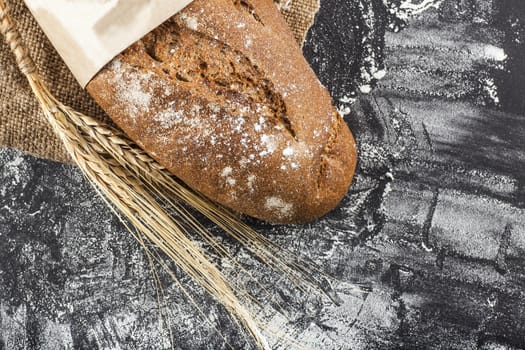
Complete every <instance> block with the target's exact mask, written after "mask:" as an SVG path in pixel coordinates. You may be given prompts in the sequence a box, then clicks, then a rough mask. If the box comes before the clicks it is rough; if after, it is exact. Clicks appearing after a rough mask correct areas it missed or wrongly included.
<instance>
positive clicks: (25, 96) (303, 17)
mask: <svg viewBox="0 0 525 350" xmlns="http://www.w3.org/2000/svg"><path fill="white" fill-rule="evenodd" d="M274 1H275V2H276V4H277V6H278V7H279V8H280V10H281V12H282V13H283V15H284V16H285V18H286V20H287V22H288V24H289V25H290V28H291V29H292V31H293V32H294V34H295V36H296V38H297V40H298V41H299V42H302V41H303V39H304V36H305V34H306V32H307V30H308V28H309V27H310V25H311V23H312V21H313V18H314V16H315V14H316V12H317V10H318V9H319V0H274ZM9 4H10V5H11V8H12V12H13V17H14V18H15V20H16V21H17V23H18V26H19V29H20V32H21V33H22V37H23V39H24V41H25V43H26V44H27V46H28V47H29V49H30V52H31V54H32V56H33V58H34V59H35V62H36V64H37V65H38V67H39V70H40V72H41V74H42V75H43V77H44V79H45V81H46V83H47V84H48V85H49V88H50V90H51V92H52V93H54V94H55V95H56V96H57V97H58V98H59V99H60V100H61V101H62V102H64V103H65V104H67V105H69V106H71V107H73V108H75V109H77V110H79V111H80V112H83V113H85V114H87V115H90V116H93V117H97V118H101V119H103V118H107V117H106V116H105V114H104V112H103V111H102V110H101V109H100V107H98V106H97V104H96V103H95V102H94V101H93V100H92V99H91V97H90V96H89V95H88V94H87V93H86V92H85V91H84V90H83V89H82V88H81V87H80V86H79V85H78V83H77V82H76V80H75V78H74V77H73V76H72V75H71V73H70V72H69V70H68V68H67V67H66V66H65V64H64V63H63V62H62V59H61V58H60V56H58V54H57V53H56V51H55V50H54V48H53V47H52V46H51V44H50V43H49V41H48V40H47V38H46V37H45V35H44V33H43V32H42V31H41V30H40V28H39V27H38V25H37V23H36V22H35V20H34V18H33V17H32V15H31V13H30V12H29V10H27V8H26V7H25V5H24V4H23V1H22V0H10V1H9ZM0 146H3V147H13V148H17V149H20V150H22V151H25V152H28V153H31V154H34V155H37V156H39V157H43V158H48V159H53V160H57V161H62V162H69V161H70V159H69V157H68V155H67V153H66V151H65V149H64V147H63V145H62V143H61V141H60V140H59V139H57V137H56V136H55V135H54V133H53V130H52V129H51V127H50V126H49V125H48V123H47V122H46V120H45V118H44V116H43V115H42V112H41V111H40V108H39V107H38V104H37V102H36V100H35V98H34V96H33V94H32V92H31V90H30V88H29V85H28V84H27V82H26V80H25V78H24V76H23V75H22V74H21V73H20V72H19V71H18V68H17V66H16V64H15V61H14V59H13V56H12V54H11V52H10V51H9V48H8V47H7V45H6V44H5V42H4V41H3V40H1V44H0Z"/></svg>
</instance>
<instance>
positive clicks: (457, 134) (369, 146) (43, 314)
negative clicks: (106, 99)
mask: <svg viewBox="0 0 525 350" xmlns="http://www.w3.org/2000/svg"><path fill="white" fill-rule="evenodd" d="M415 2H416V3H417V1H415ZM385 3H387V4H388V8H387V7H386V6H385V5H384V2H383V1H380V0H362V1H359V0H352V1H350V0H322V2H321V6H322V8H321V11H320V13H319V15H318V17H317V19H316V23H315V25H314V27H313V28H312V30H311V31H310V33H309V35H308V38H307V43H306V45H305V47H304V52H305V54H306V56H307V57H308V59H309V61H310V62H311V63H312V65H313V67H314V69H315V70H316V71H317V72H318V74H319V76H320V79H321V81H322V82H323V83H324V84H325V85H326V86H327V87H328V88H329V89H330V91H331V93H332V96H333V97H334V99H335V101H336V104H337V105H338V107H339V109H340V110H341V112H342V113H344V114H346V117H345V119H346V120H347V121H348V123H349V125H350V127H351V128H352V130H353V131H354V133H355V135H356V138H357V141H358V145H359V150H360V158H359V167H358V171H357V175H356V178H355V182H354V184H353V187H352V188H351V190H350V192H349V193H348V195H347V196H346V197H345V199H344V200H343V202H342V203H341V205H340V206H339V207H338V208H337V209H336V210H334V211H333V212H332V213H330V214H329V215H328V216H326V217H325V218H323V219H321V220H319V221H317V222H315V223H312V224H310V225H302V226H273V225H268V224H263V223H259V222H255V221H249V222H250V223H251V224H252V225H253V226H255V227H257V228H258V229H259V231H260V232H262V233H264V234H265V235H267V236H268V237H270V238H271V239H273V240H274V241H276V242H278V243H279V244H280V245H281V246H283V247H285V248H286V249H288V250H290V251H293V252H295V253H296V254H298V255H300V256H302V257H304V258H308V259H311V260H313V261H315V262H316V263H318V264H319V266H321V268H322V270H324V271H325V272H327V273H329V274H331V275H333V276H335V277H336V278H337V279H338V280H339V282H338V283H335V284H334V285H333V289H334V291H335V293H337V296H338V298H339V299H340V301H341V303H340V304H339V305H336V304H334V303H332V302H331V301H329V300H327V299H325V298H321V297H319V296H316V295H309V294H308V293H301V292H300V291H298V290H295V289H293V288H291V287H290V286H289V285H288V284H287V283H286V282H285V281H283V280H282V279H281V278H279V276H277V275H276V274H273V273H271V272H269V271H268V269H267V268H265V267H264V265H262V264H261V263H260V262H258V261H257V260H255V259H253V257H251V256H250V255H249V254H247V253H246V252H245V251H244V250H243V249H242V248H241V247H238V246H236V245H235V243H233V242H228V241H227V239H225V238H224V237H222V236H221V235H220V233H219V232H218V231H217V230H215V229H214V227H212V226H211V225H209V228H210V229H211V230H213V231H214V232H215V231H216V232H217V239H218V240H220V241H221V242H224V243H225V244H226V246H227V247H228V249H229V250H230V251H231V252H232V253H233V254H234V255H235V257H236V259H237V261H238V262H240V263H241V264H243V266H245V267H247V268H249V269H250V270H251V271H252V272H253V274H254V276H255V278H257V279H258V280H259V281H260V283H261V284H262V285H264V286H266V287H267V289H269V290H271V292H272V293H271V295H265V293H264V292H262V291H260V290H257V288H256V287H255V286H254V285H253V284H250V279H249V278H248V277H247V276H242V275H239V276H234V275H232V268H231V267H229V266H231V264H232V262H231V261H230V262H228V261H223V260H220V259H219V258H217V261H216V262H217V264H218V265H219V266H220V267H221V269H223V270H224V271H225V273H226V274H228V275H230V276H231V278H234V279H236V280H237V281H238V284H239V285H243V286H245V287H246V288H247V289H248V290H250V291H251V292H252V293H253V294H254V295H256V296H258V297H259V300H260V302H261V303H263V304H265V303H266V304H267V305H268V310H270V311H268V315H266V319H267V320H268V321H269V325H270V328H272V327H273V328H274V329H275V328H279V327H284V326H287V327H289V331H288V333H289V335H290V336H291V337H293V338H295V339H300V340H301V341H302V342H303V344H306V345H307V346H308V347H310V348H313V349H494V350H496V349H497V350H501V349H524V348H525V175H524V174H525V98H524V92H523V91H525V62H524V57H525V4H524V3H523V1H521V0H514V1H512V0H493V1H491V0H445V1H443V2H441V3H440V6H439V9H436V8H431V9H429V10H427V11H425V12H423V13H421V14H418V15H415V16H414V17H413V18H411V19H410V20H409V21H408V26H406V23H405V22H404V21H403V17H404V13H405V11H404V10H403V4H405V5H406V4H407V3H409V2H408V1H397V0H390V1H386V2H385ZM435 3H438V2H437V1H435ZM390 10H392V11H390ZM505 55H506V57H505ZM384 69H386V75H385V76H384V77H383V78H382V79H380V80H377V78H380V77H381V76H382V75H383V74H382V72H383V70H384ZM369 91H370V93H367V92H369ZM175 271H176V274H177V276H178V277H179V279H180V281H181V284H182V285H183V286H184V287H185V288H186V289H187V290H188V291H189V292H190V294H191V295H192V298H193V299H194V300H195V301H196V304H197V305H199V306H200V307H201V308H202V310H203V311H204V312H205V314H206V315H207V316H208V321H207V322H205V321H204V320H203V317H202V316H201V315H200V314H199V311H198V310H197V308H196V307H195V306H194V305H193V304H192V303H191V301H190V299H189V298H188V297H187V296H185V295H184V293H183V292H182V290H181V288H180V286H179V285H177V284H176V283H173V282H172V281H171V280H170V279H169V278H167V277H166V276H161V280H162V282H163V286H164V290H165V293H166V297H165V301H164V302H165V307H163V310H170V312H171V316H170V317H165V319H169V320H170V322H169V323H170V327H171V329H172V331H173V334H174V339H175V342H174V344H173V345H174V347H175V348H177V349H222V348H225V349H226V348H228V346H227V345H226V342H228V343H229V344H230V345H231V347H233V348H234V349H242V348H253V347H252V345H251V342H250V340H249V338H248V337H247V336H246V334H245V333H244V332H243V331H242V329H240V328H239V326H237V325H236V323H235V322H234V321H232V319H231V318H230V317H229V316H228V314H227V313H226V312H225V311H224V309H223V308H221V307H220V306H219V305H217V304H216V303H214V302H213V301H211V300H210V299H209V298H208V297H207V296H206V295H205V294H204V293H203V292H202V291H201V290H200V289H199V288H198V287H196V286H194V285H193V284H192V283H191V281H189V280H188V278H187V277H185V276H184V275H183V274H182V273H180V272H178V271H177V270H176V268H175ZM353 283H360V284H363V285H366V286H368V287H369V288H370V291H369V292H367V293H363V294H359V293H356V292H352V284H353ZM276 304H282V305H285V307H284V311H283V313H284V314H285V315H286V316H287V318H288V321H286V320H282V319H279V317H278V316H277V315H276V314H274V313H272V311H271V308H270V306H271V305H276ZM216 329H218V330H220V332H219V331H217V330H216ZM270 341H271V343H272V344H273V345H274V346H275V348H276V349H288V348H289V344H287V343H286V342H285V341H284V340H282V339H281V340H278V339H277V340H276V339H273V340H272V339H270ZM170 346H171V345H170V337H169V334H168V332H167V331H166V328H165V327H164V328H163V327H160V326H159V311H158V303H157V300H156V288H155V286H154V284H153V277H152V273H151V269H150V266H149V265H148V262H147V260H146V259H145V257H144V255H143V253H142V251H141V249H140V248H139V247H138V244H137V243H136V242H135V241H134V239H133V238H132V237H131V235H130V234H129V233H127V231H126V230H125V229H124V228H123V226H122V225H121V224H120V223H119V222H118V220H117V219H116V218H115V217H114V216H113V215H112V214H111V212H110V211H109V210H108V209H107V208H106V207H105V205H104V203H103V202H102V201H101V200H100V199H99V198H98V197H97V196H96V194H95V193H94V191H93V190H91V188H90V186H89V185H88V184H87V183H86V181H85V180H84V179H83V178H82V176H81V175H80V173H79V172H78V170H76V169H75V168H74V167H73V166H69V165H62V164H57V163H53V162H49V161H44V160H40V159H36V158H33V157H31V156H27V155H23V154H21V153H19V152H17V151H14V150H7V149H3V150H0V349H1V350H11V349H13V350H18V349H45V350H52V349H53V350H54V349H165V348H170Z"/></svg>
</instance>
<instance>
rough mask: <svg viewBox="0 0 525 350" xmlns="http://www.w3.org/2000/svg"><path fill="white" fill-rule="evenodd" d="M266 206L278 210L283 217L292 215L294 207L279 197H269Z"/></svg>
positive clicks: (273, 210) (270, 209)
mask: <svg viewBox="0 0 525 350" xmlns="http://www.w3.org/2000/svg"><path fill="white" fill-rule="evenodd" d="M264 207H265V208H266V209H267V210H269V211H272V212H276V213H277V214H278V215H279V216H280V217H281V218H287V217H290V216H292V214H293V212H294V209H293V204H291V203H286V202H285V201H283V200H282V199H281V198H279V197H268V198H266V203H265V205H264Z"/></svg>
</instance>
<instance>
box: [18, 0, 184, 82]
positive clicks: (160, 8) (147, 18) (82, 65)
mask: <svg viewBox="0 0 525 350" xmlns="http://www.w3.org/2000/svg"><path fill="white" fill-rule="evenodd" d="M24 1H25V3H26V5H27V6H28V7H29V9H30V10H31V12H32V13H33V16H34V17H35V18H36V20H37V22H38V23H39V25H40V26H41V27H42V29H43V30H44V32H45V33H46V35H47V36H48V38H49V40H51V42H52V44H53V46H54V47H55V48H56V49H57V51H58V53H59V54H60V56H62V58H63V59H64V61H65V62H66V64H67V65H68V67H69V69H71V71H72V72H73V74H74V76H75V77H76V78H77V80H78V82H79V83H80V85H82V87H85V86H86V85H87V84H88V83H89V81H90V80H91V79H92V78H93V77H94V76H95V75H96V74H97V73H98V72H99V71H100V70H101V69H102V67H104V65H106V64H107V63H108V62H109V61H111V60H112V59H113V58H114V57H115V56H117V55H118V54H119V53H120V52H122V51H123V50H124V49H126V48H127V47H129V46H130V45H131V44H133V43H134V42H135V41H137V40H138V39H140V38H142V37H143V36H144V35H146V34H147V33H149V32H150V31H151V30H153V29H154V28H156V27H158V26H159V25H160V24H162V23H163V22H164V21H166V20H167V19H168V18H170V17H171V16H172V15H174V14H175V13H177V12H179V11H180V10H182V9H183V8H184V7H185V6H186V5H188V4H189V3H190V2H191V1H192V0H24Z"/></svg>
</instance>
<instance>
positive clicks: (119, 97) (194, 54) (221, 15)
mask: <svg viewBox="0 0 525 350" xmlns="http://www.w3.org/2000/svg"><path fill="white" fill-rule="evenodd" d="M87 90H88V92H89V93H90V94H91V95H92V96H93V97H94V98H95V100H96V101H97V102H98V103H99V104H100V105H101V106H102V108H104V110H105V111H106V112H107V113H108V114H109V116H110V117H111V118H112V119H113V120H114V121H115V122H116V123H117V124H118V125H119V126H120V127H121V128H122V129H123V130H124V131H125V132H126V133H127V134H128V135H129V136H130V137H131V138H132V139H133V140H135V141H136V142H137V143H138V144H139V145H140V146H141V147H143V148H144V149H145V150H146V151H147V152H148V153H149V154H150V155H151V156H152V157H153V158H155V159H156V160H158V161H159V162H160V163H161V164H163V165H164V166H165V167H166V168H167V169H168V170H170V171H171V172H172V173H173V174H175V175H176V176H177V177H179V178H180V179H182V180H183V181H184V182H185V183H186V184H188V185H189V186H190V187H192V188H194V189H196V190H198V191H200V192H201V193H203V194H204V195H206V196H208V197H209V198H210V199H212V200H215V201H217V202H219V203H221V204H223V205H225V206H226V207H229V208H231V209H233V210H235V211H238V212H241V213H244V214H247V215H250V216H253V217H256V218H260V219H263V220H268V221H272V222H278V223H299V222H306V221H310V220H313V219H316V218H318V217H320V216H321V215H323V214H325V213H326V212H328V211H329V210H331V209H332V208H334V207H335V206H336V205H337V203H338V202H339V201H340V200H341V199H342V197H343V196H344V194H345V193H346V192H347V190H348V187H349V185H350V182H351V180H352V176H353V173H354V168H355V164H356V149H355V143H354V140H353V137H352V135H351V133H350V131H349V129H348V127H347V125H346V124H345V122H344V121H343V120H342V118H341V117H340V116H339V114H338V113H337V111H336V110H335V109H334V107H333V106H332V101H331V98H330V96H329V94H328V92H327V91H326V89H325V88H324V87H323V86H321V84H320V83H319V81H318V79H317V78H316V76H315V74H314V73H313V71H312V70H311V69H310V67H309V66H308V64H307V62H306V61H305V59H304V58H303V56H302V53H301V51H300V49H299V47H298V46H297V44H296V43H295V41H294V38H293V36H292V34H291V32H290V31H289V29H288V28H287V26H286V23H285V22H284V20H283V19H282V17H281V16H280V14H279V12H278V11H277V9H276V8H275V6H274V4H273V3H272V1H271V0H251V1H244V0H195V1H194V2H193V3H191V4H190V5H189V6H188V7H186V8H185V9H184V10H183V11H182V12H180V13H178V14H177V15H175V16H174V17H172V19H170V20H169V21H168V22H166V23H165V24H163V25H162V26H161V27H159V28H157V29H156V30H154V31H153V32H151V33H150V34H148V35H147V36H146V37H144V38H143V39H142V40H140V41H138V42H136V43H135V44H133V45H132V46H131V47H129V48H128V49H127V50H126V51H125V52H123V53H122V54H120V55H119V56H118V57H116V58H115V59H114V60H113V61H112V62H111V63H110V64H108V65H107V66H106V67H105V68H104V69H103V70H102V71H101V72H100V73H99V74H98V75H97V76H96V77H95V78H94V79H93V80H92V81H91V82H90V83H89V85H88V86H87Z"/></svg>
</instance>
